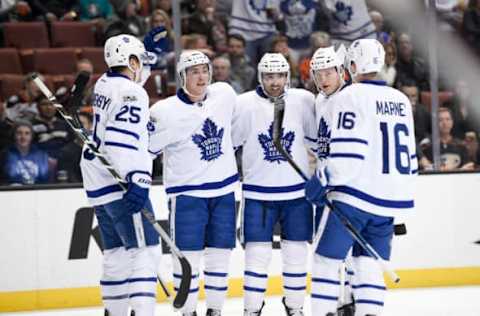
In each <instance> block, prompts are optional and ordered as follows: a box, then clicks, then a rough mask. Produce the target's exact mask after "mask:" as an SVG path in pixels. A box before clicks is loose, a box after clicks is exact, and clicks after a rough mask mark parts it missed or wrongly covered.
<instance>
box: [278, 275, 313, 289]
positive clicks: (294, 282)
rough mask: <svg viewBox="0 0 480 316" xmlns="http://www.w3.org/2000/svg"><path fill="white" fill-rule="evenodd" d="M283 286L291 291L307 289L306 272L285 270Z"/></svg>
mask: <svg viewBox="0 0 480 316" xmlns="http://www.w3.org/2000/svg"><path fill="white" fill-rule="evenodd" d="M282 276H283V288H284V289H285V290H290V291H304V290H306V289H307V273H306V272H296V273H293V272H283V273H282Z"/></svg>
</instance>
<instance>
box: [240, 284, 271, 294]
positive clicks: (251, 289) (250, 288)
mask: <svg viewBox="0 0 480 316" xmlns="http://www.w3.org/2000/svg"><path fill="white" fill-rule="evenodd" d="M243 289H244V290H245V291H248V292H257V293H264V292H265V291H266V290H267V289H266V288H259V287H252V286H247V285H244V286H243Z"/></svg>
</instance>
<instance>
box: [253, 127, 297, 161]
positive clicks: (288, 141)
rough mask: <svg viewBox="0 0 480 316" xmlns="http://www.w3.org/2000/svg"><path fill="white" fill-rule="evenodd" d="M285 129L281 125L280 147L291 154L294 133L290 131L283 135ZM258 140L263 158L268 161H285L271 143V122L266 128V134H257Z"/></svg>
mask: <svg viewBox="0 0 480 316" xmlns="http://www.w3.org/2000/svg"><path fill="white" fill-rule="evenodd" d="M284 132H285V129H284V128H283V127H282V129H281V130H280V142H281V144H282V147H283V148H285V150H286V151H287V152H288V154H289V155H291V154H292V152H291V151H292V144H293V141H294V140H295V133H294V132H292V131H290V132H288V133H286V134H285V135H284ZM258 141H259V142H260V145H261V146H262V148H263V155H264V157H263V159H264V160H266V161H269V162H277V163H280V162H281V161H287V159H285V157H283V155H282V154H281V153H280V152H279V151H278V150H277V147H275V144H274V143H273V122H272V124H270V127H269V128H268V135H266V134H263V133H262V134H260V135H258Z"/></svg>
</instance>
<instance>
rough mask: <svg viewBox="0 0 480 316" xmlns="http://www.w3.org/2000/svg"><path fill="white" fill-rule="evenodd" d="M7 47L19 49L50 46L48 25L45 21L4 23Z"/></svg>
mask: <svg viewBox="0 0 480 316" xmlns="http://www.w3.org/2000/svg"><path fill="white" fill-rule="evenodd" d="M3 32H4V37H5V46H6V47H15V48H17V49H28V48H46V47H49V46H50V42H49V40H48V32H47V26H46V25H45V23H43V22H22V23H18V22H9V23H4V24H3Z"/></svg>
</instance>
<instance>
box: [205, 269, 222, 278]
mask: <svg viewBox="0 0 480 316" xmlns="http://www.w3.org/2000/svg"><path fill="white" fill-rule="evenodd" d="M203 274H205V276H209V277H219V278H225V277H227V276H228V273H224V272H209V271H203Z"/></svg>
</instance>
